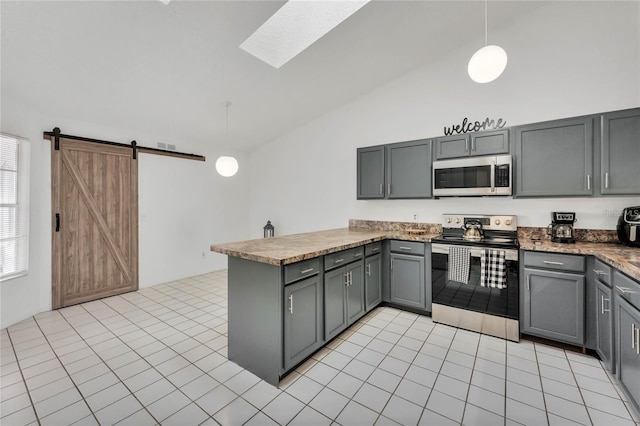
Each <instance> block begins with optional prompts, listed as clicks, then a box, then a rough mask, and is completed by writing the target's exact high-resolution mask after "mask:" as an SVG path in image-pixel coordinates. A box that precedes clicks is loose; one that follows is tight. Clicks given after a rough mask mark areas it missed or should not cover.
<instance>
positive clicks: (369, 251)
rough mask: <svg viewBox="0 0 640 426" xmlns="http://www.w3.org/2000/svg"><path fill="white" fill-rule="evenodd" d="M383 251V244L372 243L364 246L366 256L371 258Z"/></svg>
mask: <svg viewBox="0 0 640 426" xmlns="http://www.w3.org/2000/svg"><path fill="white" fill-rule="evenodd" d="M381 251H382V242H381V241H379V242H377V243H371V244H367V245H366V246H364V255H365V256H371V255H374V254H377V253H380V252H381Z"/></svg>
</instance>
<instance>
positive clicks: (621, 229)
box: [616, 206, 640, 247]
mask: <svg viewBox="0 0 640 426" xmlns="http://www.w3.org/2000/svg"><path fill="white" fill-rule="evenodd" d="M616 231H617V232H618V239H619V240H620V242H621V243H622V244H626V245H628V246H632V247H640V206H635V207H626V208H624V209H622V214H620V217H618V225H617V226H616Z"/></svg>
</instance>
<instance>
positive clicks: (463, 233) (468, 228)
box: [431, 214, 520, 342]
mask: <svg viewBox="0 0 640 426" xmlns="http://www.w3.org/2000/svg"><path fill="white" fill-rule="evenodd" d="M516 220H517V217H516V216H497V215H496V216H491V215H477V214H472V215H462V214H445V215H443V216H442V235H441V236H439V237H436V238H432V239H431V243H432V244H431V282H432V286H431V300H432V305H431V309H432V312H431V314H432V319H433V320H434V321H435V322H439V323H442V324H448V325H452V326H454V327H459V328H464V329H467V330H472V331H477V332H480V333H484V334H488V335H491V336H496V337H501V338H503V339H509V340H513V341H516V342H517V341H518V340H519V339H520V325H519V324H520V322H519V318H520V314H519V300H520V299H519V279H518V277H519V269H520V268H519V266H518V264H519V262H518V248H519V244H518V226H517V223H516ZM493 277H496V278H497V277H501V281H500V282H499V283H495V285H494V283H492V282H487V279H489V281H491V279H492V278H493Z"/></svg>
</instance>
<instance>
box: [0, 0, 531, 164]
mask: <svg viewBox="0 0 640 426" xmlns="http://www.w3.org/2000/svg"><path fill="white" fill-rule="evenodd" d="M282 4H284V2H283V1H240V0H236V1H189V0H173V1H171V2H170V3H169V5H164V4H163V3H162V2H160V1H157V0H147V1H10V0H2V1H0V14H1V24H2V44H1V51H0V52H1V71H2V74H1V79H2V93H3V95H4V94H8V95H11V97H13V98H19V99H21V100H22V101H23V102H25V103H27V104H29V105H32V106H35V107H37V108H41V109H42V110H45V111H46V112H47V113H48V114H51V115H54V116H55V117H66V118H70V119H71V118H72V119H74V120H80V121H83V122H88V123H98V124H100V125H104V126H110V127H113V128H123V129H130V130H131V131H132V132H137V131H139V132H141V133H144V134H154V135H166V140H163V141H162V142H168V143H175V144H177V145H178V147H179V148H180V147H181V146H186V147H187V148H188V149H187V150H190V151H193V152H197V151H205V150H206V151H208V150H209V149H205V148H211V147H207V146H206V144H211V145H213V146H216V145H217V146H219V147H220V148H221V149H222V148H223V149H238V150H246V151H250V150H252V149H254V148H256V147H257V146H260V145H261V144H264V143H267V142H269V141H271V140H273V139H274V138H277V137H278V136H279V135H281V134H283V133H285V132H287V131H289V130H291V129H294V128H296V127H298V126H301V125H303V124H305V123H307V122H309V121H310V120H313V119H314V118H316V117H318V116H320V115H322V114H324V113H327V112H328V111H331V110H333V109H335V108H337V107H339V106H340V105H343V104H344V103H346V102H348V101H349V100H351V99H354V98H356V97H358V96H360V95H362V94H364V93H367V92H369V91H371V90H373V89H375V88H376V87H378V86H380V85H382V84H384V83H386V82H388V81H391V80H393V79H395V78H397V77H399V76H401V75H403V74H405V73H407V72H408V71H410V70H412V69H414V68H416V67H420V66H423V65H425V64H427V63H429V62H432V61H437V60H438V58H440V57H442V56H443V55H445V54H446V53H447V52H449V51H451V50H452V49H457V48H460V47H461V46H466V45H469V44H475V45H477V46H478V47H480V46H481V45H482V44H483V43H484V28H483V25H484V19H483V18H484V16H483V14H484V3H483V2H480V1H426V0H425V1H384V0H374V1H372V2H371V3H369V4H367V5H366V6H364V7H363V8H362V9H361V10H360V11H358V12H357V13H356V14H355V15H353V16H352V17H350V18H349V19H347V20H346V21H345V22H343V23H342V24H341V25H340V26H338V27H337V28H336V29H334V30H333V31H331V32H330V33H329V34H327V35H326V36H325V37H323V38H322V39H320V40H319V41H318V42H316V43H315V44H313V45H312V46H311V47H310V48H309V49H307V50H306V51H304V52H303V53H302V54H300V55H299V56H297V57H296V58H294V59H293V60H291V61H290V62H289V63H287V64H286V65H284V66H283V67H282V68H280V69H274V68H272V67H271V66H269V65H267V64H265V63H263V62H261V61H260V60H258V59H256V58H255V57H253V56H251V55H249V54H248V53H246V52H244V51H243V50H241V49H239V47H238V46H239V45H240V44H241V43H242V42H243V41H244V40H245V39H246V38H247V37H248V36H249V35H250V34H251V33H253V32H254V31H255V30H256V29H257V28H258V27H259V26H260V25H261V24H262V23H263V22H264V21H265V20H267V18H269V16H271V15H272V14H273V13H274V12H275V11H276V10H278V8H280V7H281V6H282ZM543 6H544V3H542V2H536V1H533V2H529V1H492V2H490V3H489V11H490V12H489V32H490V33H491V30H492V28H496V27H498V26H500V25H504V24H506V23H511V22H513V21H514V20H517V19H518V17H520V16H523V15H524V14H527V13H530V12H531V11H532V10H534V9H536V8H539V7H543ZM462 66H466V64H463V65H462ZM226 101H230V102H231V103H232V106H231V107H230V115H229V132H228V133H227V132H226V130H225V128H226V124H225V121H226V110H225V103H226ZM5 106H6V105H5ZM43 130H48V129H43ZM64 130H66V131H67V133H73V129H64ZM93 136H94V137H95V136H96V135H93ZM136 137H137V135H136V134H132V135H131V138H132V139H134V138H136Z"/></svg>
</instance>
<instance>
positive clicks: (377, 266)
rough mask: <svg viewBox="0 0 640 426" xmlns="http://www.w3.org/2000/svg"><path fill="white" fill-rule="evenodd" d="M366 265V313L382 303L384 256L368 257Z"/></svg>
mask: <svg viewBox="0 0 640 426" xmlns="http://www.w3.org/2000/svg"><path fill="white" fill-rule="evenodd" d="M364 263H365V275H364V282H365V311H367V312H369V311H370V310H371V309H373V308H375V307H376V306H378V305H379V304H380V302H382V255H381V254H374V255H373V256H367V258H366V259H365V261H364Z"/></svg>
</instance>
